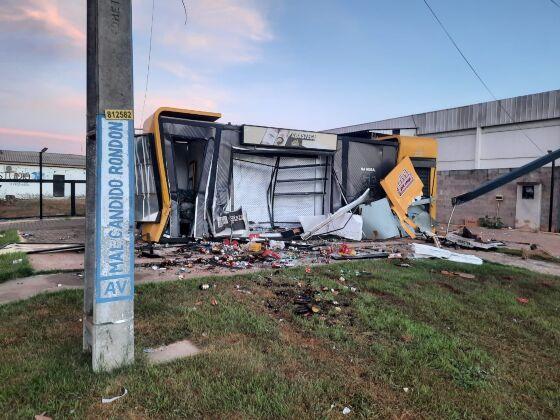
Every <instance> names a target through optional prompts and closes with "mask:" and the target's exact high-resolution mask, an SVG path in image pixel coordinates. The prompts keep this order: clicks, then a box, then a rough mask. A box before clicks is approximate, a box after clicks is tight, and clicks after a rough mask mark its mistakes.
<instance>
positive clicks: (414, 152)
mask: <svg viewBox="0 0 560 420" xmlns="http://www.w3.org/2000/svg"><path fill="white" fill-rule="evenodd" d="M389 139H396V140H397V141H398V142H399V153H398V155H397V162H401V161H402V160H403V159H405V158H407V157H408V158H422V159H436V160H437V156H438V150H437V140H436V139H434V138H431V137H413V136H399V135H395V136H385V137H381V138H380V139H379V140H389ZM430 175H431V176H430V178H431V179H432V180H433V182H432V185H430V197H432V202H431V203H430V211H429V212H430V216H431V217H432V219H433V220H436V212H437V209H436V197H437V169H436V168H432V169H431V173H430Z"/></svg>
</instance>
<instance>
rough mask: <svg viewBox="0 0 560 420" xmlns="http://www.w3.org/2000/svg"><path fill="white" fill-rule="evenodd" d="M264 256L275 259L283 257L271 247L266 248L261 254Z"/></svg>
mask: <svg viewBox="0 0 560 420" xmlns="http://www.w3.org/2000/svg"><path fill="white" fill-rule="evenodd" d="M261 257H262V258H271V259H273V260H279V259H281V258H282V257H281V256H280V254H279V253H277V252H274V251H272V250H271V249H265V250H264V251H263V252H262V254H261Z"/></svg>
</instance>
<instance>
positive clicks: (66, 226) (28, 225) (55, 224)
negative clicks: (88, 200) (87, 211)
mask: <svg viewBox="0 0 560 420" xmlns="http://www.w3.org/2000/svg"><path fill="white" fill-rule="evenodd" d="M85 224H86V219H85V218H84V217H72V218H70V217H68V218H64V219H61V218H53V219H49V218H47V219H43V220H38V219H25V220H11V221H2V222H0V231H2V230H8V229H16V230H18V231H19V235H20V237H21V242H23V243H53V244H59V243H60V244H66V243H72V244H83V243H84V241H85Z"/></svg>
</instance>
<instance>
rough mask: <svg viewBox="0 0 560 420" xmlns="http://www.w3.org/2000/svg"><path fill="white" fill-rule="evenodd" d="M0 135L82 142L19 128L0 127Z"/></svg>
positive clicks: (77, 138)
mask: <svg viewBox="0 0 560 420" xmlns="http://www.w3.org/2000/svg"><path fill="white" fill-rule="evenodd" d="M0 135H9V136H22V137H35V138H42V139H52V140H64V141H74V142H76V141H77V142H82V141H84V140H83V139H82V138H81V137H79V136H74V135H71V134H60V133H52V132H49V131H33V130H20V129H19V128H8V127H0Z"/></svg>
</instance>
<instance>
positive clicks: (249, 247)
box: [247, 241, 262, 252]
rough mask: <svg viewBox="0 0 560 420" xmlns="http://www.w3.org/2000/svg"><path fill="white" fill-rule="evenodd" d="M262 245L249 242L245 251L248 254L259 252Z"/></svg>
mask: <svg viewBox="0 0 560 420" xmlns="http://www.w3.org/2000/svg"><path fill="white" fill-rule="evenodd" d="M261 249H262V244H261V243H260V242H253V241H251V242H249V243H248V244H247V250H248V251H249V252H261Z"/></svg>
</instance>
